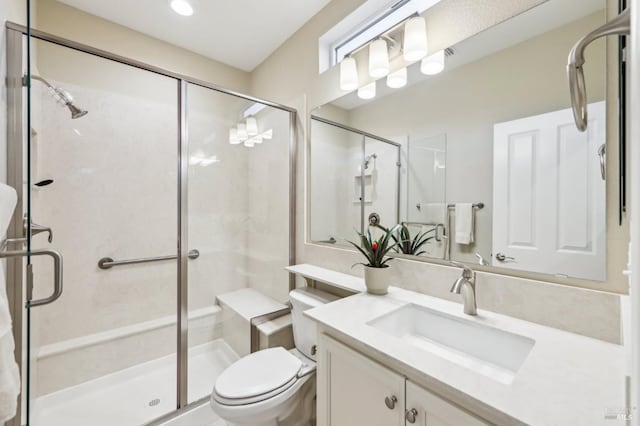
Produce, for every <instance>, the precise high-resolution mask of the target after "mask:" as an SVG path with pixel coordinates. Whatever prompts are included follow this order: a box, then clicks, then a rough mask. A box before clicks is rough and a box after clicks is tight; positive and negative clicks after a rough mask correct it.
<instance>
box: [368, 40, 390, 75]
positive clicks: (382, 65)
mask: <svg viewBox="0 0 640 426" xmlns="http://www.w3.org/2000/svg"><path fill="white" fill-rule="evenodd" d="M387 74H389V51H388V50H387V42H386V41H385V40H383V39H381V38H379V39H376V40H373V41H372V42H371V44H370V45H369V75H370V76H371V77H373V78H381V77H384V76H385V75H387Z"/></svg>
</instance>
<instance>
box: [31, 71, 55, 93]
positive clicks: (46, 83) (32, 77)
mask: <svg viewBox="0 0 640 426" xmlns="http://www.w3.org/2000/svg"><path fill="white" fill-rule="evenodd" d="M31 79H33V80H38V81H41V82H42V83H44V85H45V86H47V87H48V88H49V89H53V90H55V89H56V87H55V86H54V85H53V84H51V83H49V82H48V81H47V80H45V79H44V78H42V77H40V76H39V75H34V74H31ZM24 80H25V86H26V81H27V77H26V76H25V78H24Z"/></svg>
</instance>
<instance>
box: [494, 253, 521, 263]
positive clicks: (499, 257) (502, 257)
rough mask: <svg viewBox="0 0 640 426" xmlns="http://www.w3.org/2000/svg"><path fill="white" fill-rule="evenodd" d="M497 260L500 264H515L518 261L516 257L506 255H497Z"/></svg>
mask: <svg viewBox="0 0 640 426" xmlns="http://www.w3.org/2000/svg"><path fill="white" fill-rule="evenodd" d="M496 260H497V261H499V262H509V261H512V262H514V261H515V260H516V258H515V257H511V256H507V255H506V254H504V253H498V254H496Z"/></svg>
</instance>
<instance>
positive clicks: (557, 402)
mask: <svg viewBox="0 0 640 426" xmlns="http://www.w3.org/2000/svg"><path fill="white" fill-rule="evenodd" d="M408 303H415V304H417V305H422V306H425V307H428V308H431V309H435V310H439V311H441V312H445V313H447V314H449V315H453V316H455V317H458V318H462V319H464V320H468V321H472V322H477V323H481V324H483V325H487V326H491V327H495V328H498V329H501V330H505V331H509V332H511V333H515V334H519V335H522V336H525V337H529V338H531V339H533V340H535V345H534V346H533V348H532V349H531V352H530V353H529V355H528V356H527V358H526V359H525V361H524V363H523V364H522V366H521V367H520V369H519V370H518V372H517V373H516V376H515V378H514V380H513V382H512V383H510V384H503V383H500V382H498V381H496V380H494V379H492V378H490V377H487V376H485V375H482V374H479V373H476V372H475V371H473V370H471V369H468V368H465V367H462V366H460V365H459V364H455V363H453V362H451V361H448V360H447V359H445V358H443V357H440V356H438V355H436V354H434V353H430V352H428V351H425V350H423V349H420V348H418V347H415V346H412V345H410V344H409V343H407V342H405V341H404V340H402V339H400V338H397V337H394V336H391V335H389V334H387V333H385V332H383V331H381V330H379V329H377V328H374V327H372V326H370V325H367V324H366V323H367V322H368V321H370V320H372V319H374V318H376V317H379V316H380V315H383V314H386V313H388V312H391V311H393V310H395V309H398V308H399V307H401V306H403V305H405V304H408ZM579 308H580V307H579V306H578V305H574V306H570V307H568V309H579ZM305 314H306V315H308V316H309V317H310V318H313V319H315V320H316V321H318V322H319V323H320V324H322V326H323V327H325V328H327V329H329V330H330V331H331V330H334V331H336V332H338V334H339V335H341V336H343V338H345V337H346V339H347V341H346V342H345V343H347V344H348V343H350V341H351V343H352V344H353V346H354V347H355V348H356V349H360V350H365V351H366V352H368V355H369V356H371V357H372V358H374V359H378V361H379V362H381V363H383V364H385V365H387V366H388V367H389V368H391V369H394V370H396V371H398V372H399V373H401V374H404V375H406V377H407V378H408V379H409V380H412V381H414V382H416V383H417V384H421V385H423V386H427V387H428V388H430V389H431V390H432V391H434V392H436V393H440V394H441V395H442V396H444V397H448V398H451V399H453V402H455V403H457V404H458V405H461V406H463V407H466V408H467V409H469V410H471V411H474V412H476V414H478V415H480V416H482V417H486V418H487V420H489V421H494V422H497V423H512V424H517V423H519V422H521V423H525V424H531V425H561V426H595V425H609V426H613V425H617V424H620V425H622V424H625V423H624V422H623V421H622V420H610V419H609V420H607V419H605V413H606V412H607V410H620V409H622V407H624V354H623V347H622V346H620V345H615V344H611V343H606V342H603V341H600V340H596V339H592V338H588V337H583V336H579V335H576V334H572V333H568V332H565V331H561V330H557V329H554V328H550V327H545V326H541V325H538V324H534V323H530V322H527V321H522V320H519V319H516V318H511V317H508V316H505V315H499V314H495V313H492V312H488V311H483V310H482V309H479V310H478V316H477V317H472V316H468V315H465V314H463V312H462V305H461V304H458V303H453V302H449V301H446V300H443V299H438V298H434V297H431V296H427V295H424V294H420V293H415V292H412V291H408V290H403V289H400V288H395V287H391V288H390V289H389V294H388V295H386V296H374V295H370V294H366V293H361V294H357V295H354V296H351V297H347V298H345V299H341V300H338V301H336V302H332V303H329V304H326V305H323V306H319V307H317V308H314V309H310V310H308V311H306V312H305ZM489 407H490V408H489Z"/></svg>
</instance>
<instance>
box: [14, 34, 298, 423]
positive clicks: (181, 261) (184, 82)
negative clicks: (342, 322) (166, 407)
mask: <svg viewBox="0 0 640 426" xmlns="http://www.w3.org/2000/svg"><path fill="white" fill-rule="evenodd" d="M6 32H7V77H8V78H7V80H8V90H7V111H8V112H7V117H8V120H7V127H8V140H7V146H8V155H7V162H8V173H7V183H8V184H9V185H10V186H12V187H14V188H15V189H16V190H17V191H18V194H19V197H18V205H17V206H16V213H15V214H14V218H13V220H12V222H11V225H10V228H9V232H8V236H16V235H19V236H21V232H22V218H21V217H20V216H21V212H22V211H23V203H22V199H23V198H22V196H23V195H24V194H22V185H23V172H24V171H23V167H22V166H23V160H24V159H23V152H22V150H23V129H24V123H23V116H22V115H23V105H24V102H23V93H22V74H23V72H22V64H23V61H24V59H25V58H24V57H23V54H22V49H23V45H22V37H23V36H25V35H28V31H27V27H25V26H23V25H19V24H16V23H13V22H7V23H6ZM30 35H31V37H33V38H35V39H38V40H42V41H47V42H50V43H53V44H56V45H59V46H62V47H67V48H70V49H73V50H77V51H79V52H83V53H87V54H90V55H93V56H97V57H100V58H103V59H107V60H111V61H114V62H118V63H121V64H123V65H128V66H131V67H134V68H138V69H141V70H144V71H149V72H152V73H155V74H159V75H162V76H165V77H170V78H173V79H175V80H176V84H177V102H178V117H177V121H178V138H177V139H178V140H177V145H178V146H177V148H178V182H177V185H178V200H177V201H178V206H177V208H178V223H177V229H178V235H177V237H178V239H177V251H178V259H177V263H178V273H177V275H178V279H177V310H176V312H177V314H176V315H177V324H176V325H177V327H176V328H177V336H176V337H177V351H176V354H177V372H176V375H177V382H176V383H177V388H176V397H177V398H176V410H174V411H173V412H170V413H167V414H166V415H164V416H162V417H160V418H159V419H156V420H153V421H152V422H151V423H149V424H156V423H158V422H160V421H161V420H162V421H165V420H166V419H168V418H171V417H175V416H177V415H180V414H181V413H183V412H185V411H188V410H190V409H192V408H194V407H196V406H199V405H201V404H203V403H206V402H207V401H208V397H205V398H202V399H200V400H198V401H194V402H193V403H191V404H189V402H188V389H187V385H188V350H189V347H188V265H187V261H188V235H187V234H188V214H189V209H188V200H187V195H188V188H189V187H188V171H189V162H188V153H189V151H188V148H189V147H188V126H187V113H188V111H187V106H186V100H187V86H188V85H189V84H193V85H196V86H200V87H203V88H206V89H210V90H214V91H217V92H220V93H223V94H226V95H230V96H235V97H238V98H242V99H245V100H248V101H251V102H256V103H261V104H263V105H266V106H269V107H272V108H276V109H279V110H282V111H285V112H287V113H288V114H289V144H288V148H289V159H288V162H289V256H288V262H289V265H294V264H295V262H296V207H297V206H296V198H297V197H296V175H297V152H298V137H297V111H296V110H295V109H294V108H291V107H288V106H286V105H282V104H279V103H276V102H272V101H267V100H264V99H260V98H257V97H254V96H249V95H246V94H243V93H240V92H237V91H234V90H230V89H226V88H224V87H222V86H218V85H216V84H213V83H209V82H207V81H204V80H199V79H196V78H192V77H189V76H186V75H183V74H180V73H176V72H173V71H169V70H166V69H163V68H161V67H157V66H154V65H150V64H146V63H144V62H140V61H137V60H135V59H131V58H127V57H124V56H120V55H117V54H114V53H111V52H107V51H105V50H101V49H97V48H94V47H91V46H88V45H85V44H82V43H78V42H76V41H73V40H69V39H65V38H62V37H58V36H55V35H52V34H49V33H45V32H42V31H38V30H34V29H31V30H30ZM15 77H19V78H17V79H16V78H15ZM16 217H17V219H16ZM18 233H20V234H18ZM7 263H8V268H7V283H8V284H11V285H7V287H8V296H9V303H10V306H12V309H13V311H12V315H13V332H14V339H15V341H16V350H15V355H16V360H17V361H18V365H19V366H20V368H21V374H22V371H23V370H24V368H23V362H22V358H23V344H24V342H23V339H22V333H23V329H24V324H23V314H24V309H23V305H22V300H23V291H22V289H23V282H22V281H23V280H22V272H23V271H22V270H23V266H22V263H21V260H20V259H15V260H13V261H8V262H7ZM288 284H289V290H292V289H294V288H295V276H294V274H292V273H289V283H288ZM27 362H29V360H27ZM23 380H24V379H23ZM25 387H26V385H25V386H23V389H24V388H25ZM22 398H23V395H21V397H20V398H18V404H19V405H18V407H19V408H18V413H17V415H16V417H15V418H14V419H13V420H10V421H9V422H7V425H8V426H21V425H22V421H23V420H24V419H22V418H21V411H20V410H21V408H20V402H21V401H22Z"/></svg>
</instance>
